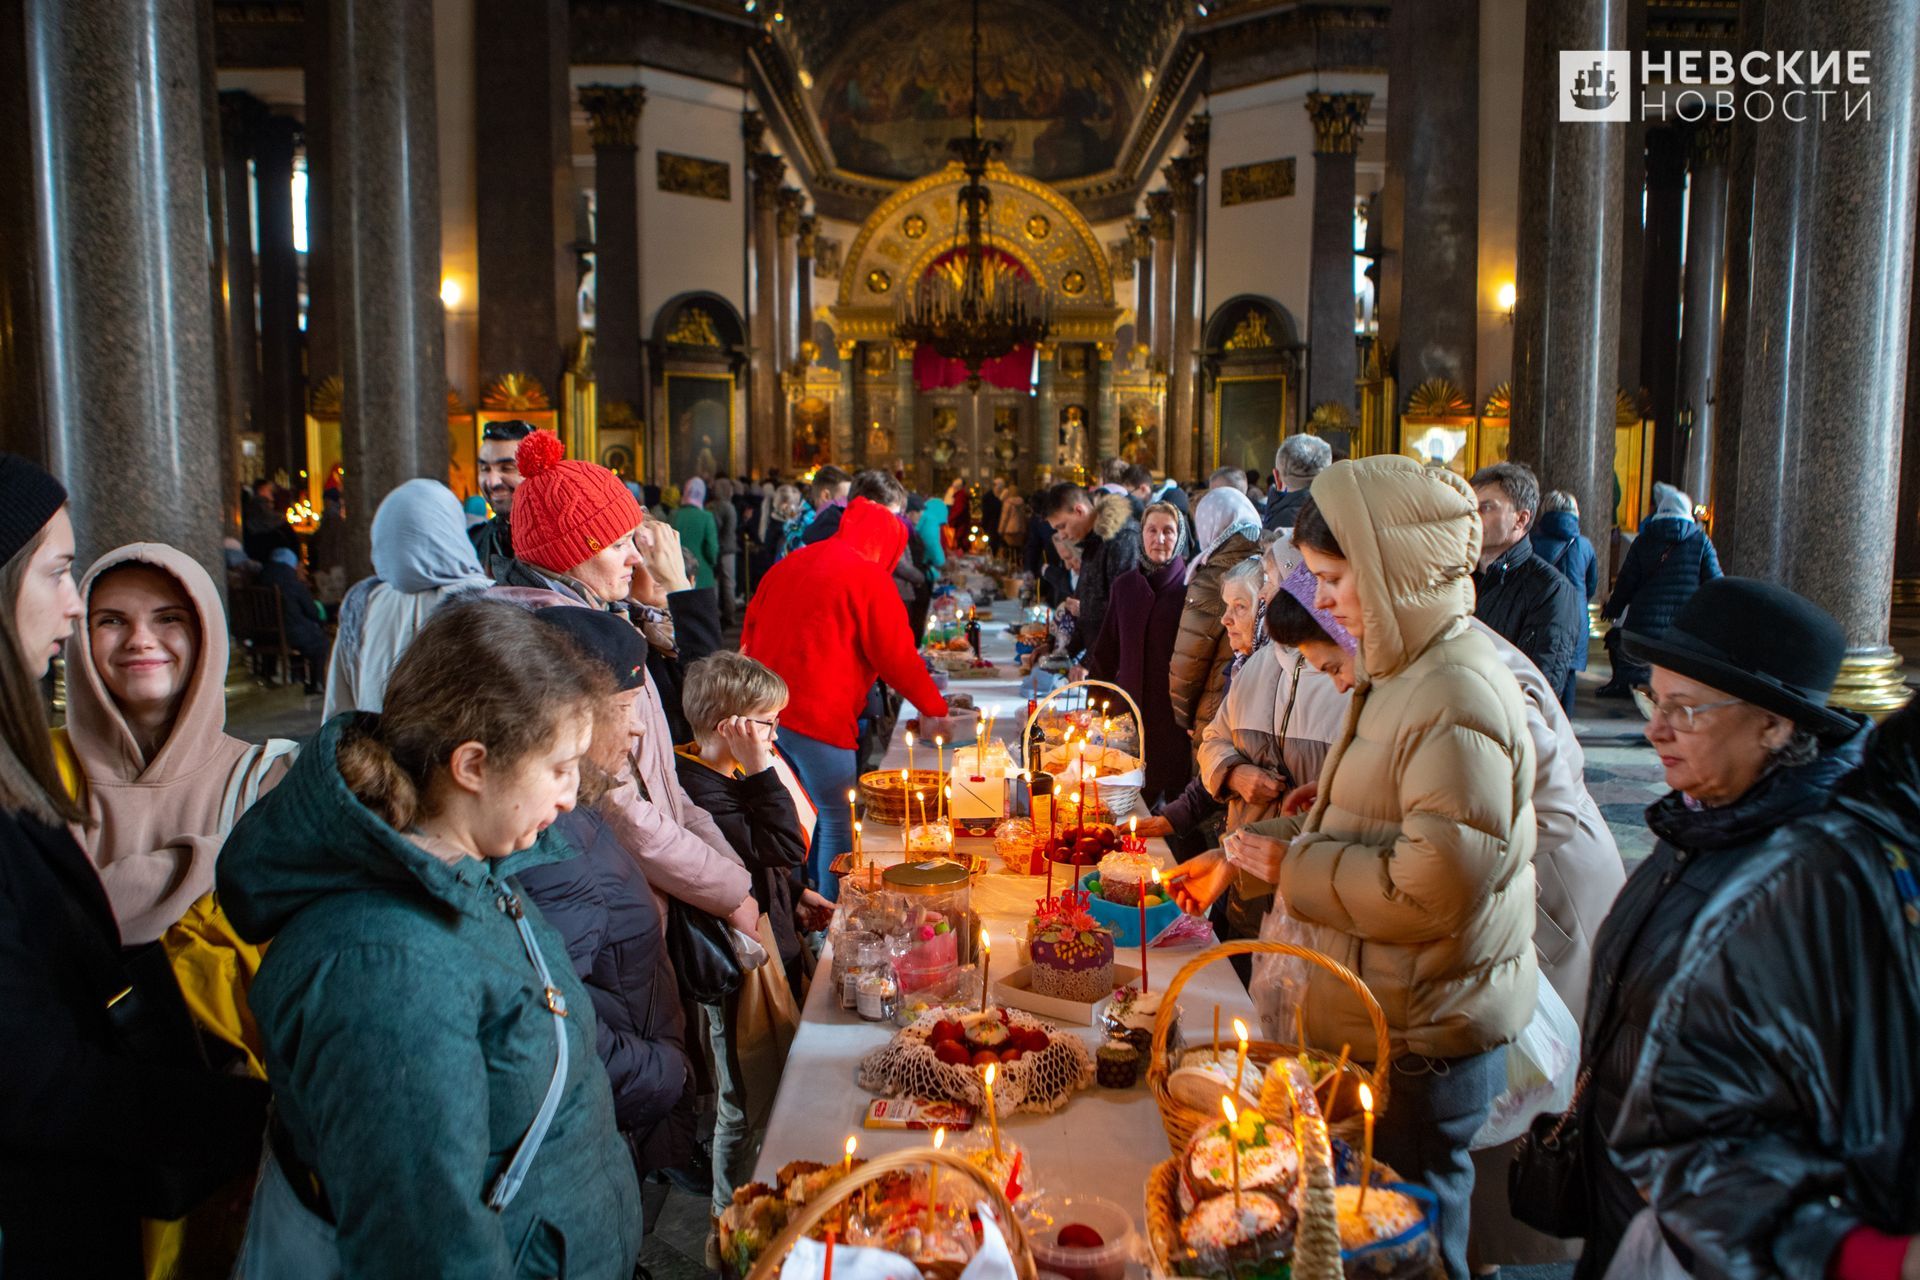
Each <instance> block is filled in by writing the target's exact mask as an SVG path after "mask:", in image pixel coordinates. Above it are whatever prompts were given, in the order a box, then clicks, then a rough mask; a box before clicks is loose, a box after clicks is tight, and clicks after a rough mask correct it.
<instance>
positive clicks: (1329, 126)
mask: <svg viewBox="0 0 1920 1280" xmlns="http://www.w3.org/2000/svg"><path fill="white" fill-rule="evenodd" d="M1372 105H1373V95H1372V94H1370V93H1310V94H1308V95H1307V115H1308V116H1310V117H1311V118H1312V120H1313V149H1314V152H1315V153H1316V154H1318V155H1326V156H1350V155H1352V154H1353V153H1354V152H1356V151H1358V150H1359V149H1360V131H1361V130H1363V129H1365V128H1366V127H1367V109H1368V108H1369V107H1370V106H1372Z"/></svg>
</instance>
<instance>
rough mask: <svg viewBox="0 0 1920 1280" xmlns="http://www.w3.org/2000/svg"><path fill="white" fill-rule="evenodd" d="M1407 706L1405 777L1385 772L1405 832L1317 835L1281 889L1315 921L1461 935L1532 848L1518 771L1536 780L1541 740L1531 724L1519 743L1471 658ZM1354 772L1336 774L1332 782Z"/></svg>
mask: <svg viewBox="0 0 1920 1280" xmlns="http://www.w3.org/2000/svg"><path fill="white" fill-rule="evenodd" d="M1405 710H1406V714H1405V715H1404V717H1403V718H1402V721H1401V726H1400V730H1399V733H1398V735H1397V737H1396V738H1395V740H1394V742H1393V744H1392V752H1391V755H1392V759H1393V760H1394V761H1396V762H1398V771H1397V774H1396V776H1394V777H1391V778H1381V779H1379V780H1378V785H1380V786H1382V787H1391V788H1392V789H1393V791H1394V793H1395V794H1396V795H1397V797H1398V800H1399V805H1398V807H1399V810H1400V815H1401V816H1400V828H1399V833H1398V837H1397V838H1396V839H1395V840H1394V841H1393V842H1392V843H1390V844H1386V845H1376V844H1365V843H1357V842H1351V841H1347V840H1342V839H1339V838H1337V837H1335V836H1332V835H1328V834H1326V833H1324V832H1314V833H1311V834H1309V835H1308V836H1307V837H1306V838H1305V839H1303V840H1301V841H1300V842H1299V843H1297V844H1296V845H1295V846H1294V848H1293V849H1292V851H1291V852H1290V853H1289V854H1288V855H1287V858H1286V860H1285V861H1284V862H1282V863H1281V879H1280V889H1281V891H1282V892H1283V893H1284V894H1285V895H1286V899H1287V903H1288V905H1289V906H1290V907H1291V908H1292V909H1293V911H1294V914H1296V915H1298V916H1300V917H1302V918H1303V919H1306V920H1310V921H1313V922H1315V923H1318V924H1325V925H1329V926H1332V927H1334V928H1337V929H1339V930H1341V931H1342V932H1345V933H1350V934H1353V935H1354V936H1356V937H1360V938H1370V939H1379V940H1381V941H1384V942H1392V943H1407V944H1412V943H1426V942H1435V941H1438V940H1440V939H1442V938H1447V937H1451V936H1453V935H1454V934H1457V933H1458V932H1460V930H1461V928H1462V927H1463V926H1464V925H1465V924H1466V923H1467V921H1468V920H1469V919H1470V918H1471V917H1472V916H1473V914H1474V913H1475V911H1477V910H1478V908H1479V906H1480V904H1481V903H1482V902H1483V901H1484V900H1485V899H1486V897H1487V895H1488V894H1489V893H1490V892H1492V890H1493V888H1494V886H1495V885H1496V883H1498V882H1499V881H1500V879H1501V875H1502V872H1503V871H1504V870H1506V868H1507V866H1508V864H1509V863H1510V861H1511V860H1512V858H1513V856H1514V853H1513V848H1512V846H1513V845H1514V844H1515V843H1520V844H1521V845H1522V848H1523V851H1524V852H1525V854H1526V855H1527V856H1528V857H1531V853H1532V848H1533V831H1532V814H1531V812H1530V811H1526V812H1520V813H1516V812H1515V807H1516V805H1515V799H1516V797H1515V779H1516V777H1519V776H1524V777H1526V778H1528V779H1531V778H1532V776H1533V744H1532V743H1531V742H1530V741H1528V740H1527V738H1526V736H1525V734H1524V732H1522V733H1520V734H1519V735H1518V736H1517V738H1514V739H1512V740H1509V736H1508V731H1507V729H1506V728H1505V727H1504V726H1503V724H1502V723H1501V717H1500V714H1499V703H1498V701H1497V700H1496V699H1495V697H1494V695H1493V693H1492V692H1491V690H1489V688H1488V687H1487V683H1486V678H1485V677H1483V676H1481V675H1480V674H1478V673H1477V672H1474V671H1472V670H1469V669H1467V668H1465V667H1460V666H1447V667H1441V668H1440V669H1438V670H1436V671H1434V672H1433V673H1432V674H1431V675H1429V676H1427V677H1426V678H1424V679H1423V680H1422V681H1421V683H1420V686H1419V688H1418V689H1416V690H1415V691H1414V692H1413V694H1412V695H1411V697H1410V698H1409V699H1408V703H1407V706H1406V709H1405ZM1516 757H1518V759H1516ZM1348 767H1352V765H1351V764H1350V763H1349V762H1347V761H1343V762H1342V766H1341V768H1343V769H1344V768H1348ZM1342 781H1344V780H1342V779H1340V778H1339V777H1338V771H1336V775H1335V778H1334V780H1333V781H1332V783H1331V785H1334V786H1339V785H1340V784H1341V782H1342ZM1346 785H1349V786H1351V785H1353V783H1351V782H1348V783H1346ZM1361 785H1370V784H1361ZM1327 803H1328V796H1327V795H1326V794H1325V793H1323V794H1322V796H1321V802H1320V804H1321V807H1322V808H1323V809H1324V808H1325V807H1326V805H1327ZM1523 820H1524V823H1525V827H1526V829H1525V830H1517V829H1516V828H1517V826H1518V825H1519V824H1520V823H1521V822H1522V821H1523ZM1255 829H1256V830H1261V828H1258V827H1256V828H1255Z"/></svg>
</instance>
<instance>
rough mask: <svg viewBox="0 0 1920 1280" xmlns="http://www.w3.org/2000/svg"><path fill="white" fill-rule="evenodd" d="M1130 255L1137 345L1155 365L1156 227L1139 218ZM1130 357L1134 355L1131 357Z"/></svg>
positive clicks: (1131, 227)
mask: <svg viewBox="0 0 1920 1280" xmlns="http://www.w3.org/2000/svg"><path fill="white" fill-rule="evenodd" d="M1127 246H1128V250H1127V251H1128V252H1129V253H1131V254H1133V345H1134V346H1136V347H1145V348H1146V349H1147V362H1148V363H1149V364H1151V363H1152V362H1153V227H1152V225H1151V224H1150V223H1149V222H1148V221H1147V220H1146V219H1145V218H1136V219H1134V220H1133V222H1132V223H1130V224H1129V225H1128V227H1127ZM1129 354H1130V353H1129Z"/></svg>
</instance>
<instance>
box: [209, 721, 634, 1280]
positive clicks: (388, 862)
mask: <svg viewBox="0 0 1920 1280" xmlns="http://www.w3.org/2000/svg"><path fill="white" fill-rule="evenodd" d="M351 719H352V717H351V716H345V715H343V716H340V717H338V718H336V719H334V720H330V721H328V722H327V723H326V724H325V725H323V726H322V727H321V729H320V732H319V734H318V735H317V736H316V737H315V738H314V739H313V741H312V742H311V743H310V744H309V745H308V747H307V749H306V750H305V751H304V752H302V753H301V757H300V760H299V762H298V763H297V764H296V765H295V766H294V768H293V770H292V771H291V772H290V773H289V774H288V775H287V779H286V781H285V783H284V784H282V785H281V786H280V787H278V788H276V789H275V791H274V793H273V794H272V795H270V796H268V797H267V798H266V799H265V800H263V801H262V802H261V803H260V804H259V805H257V806H255V807H254V809H253V810H252V811H251V812H249V813H248V815H247V816H246V817H245V818H243V819H242V820H241V822H240V824H239V825H238V826H237V827H235V828H234V832H233V836H232V838H231V839H230V840H229V841H228V846H227V853H226V856H225V857H223V858H222V859H221V861H220V876H219V880H220V898H221V902H222V904H223V905H224V906H225V907H226V909H227V914H228V916H229V917H230V918H231V919H232V921H233V923H234V924H235V925H236V926H237V927H238V928H239V930H240V932H241V933H242V935H244V936H245V937H247V938H249V939H250V940H254V941H264V940H266V939H269V938H271V939H272V940H273V945H272V946H270V947H268V948H267V956H266V961H265V963H264V964H263V965H262V966H261V969H260V976H259V978H258V980H257V981H256V982H255V983H254V986H253V989H252V991H251V992H250V999H251V1001H252V1004H253V1011H254V1014H255V1016H256V1017H257V1018H258V1019H259V1021H260V1027H261V1031H262V1032H263V1033H264V1036H265V1039H266V1047H267V1072H268V1077H269V1079H270V1080H271V1081H272V1083H273V1092H274V1105H275V1111H276V1115H277V1118H278V1121H279V1122H280V1123H281V1124H282V1125H283V1126H284V1127H285V1130H286V1134H287V1137H288V1140H289V1143H290V1145H291V1147H292V1149H293V1154H294V1155H295V1156H296V1157H298V1159H299V1161H300V1162H301V1163H302V1164H304V1165H305V1166H306V1167H307V1168H308V1169H310V1170H312V1171H313V1172H314V1173H316V1174H317V1175H318V1176H319V1180H320V1184H321V1186H322V1187H323V1188H324V1189H325V1191H326V1195H327V1199H328V1202H329V1203H330V1204H331V1206H332V1208H333V1213H334V1218H335V1220H336V1221H337V1222H338V1223H339V1224H340V1225H339V1236H338V1241H339V1249H340V1261H341V1266H342V1271H343V1273H344V1274H346V1275H350V1276H363V1277H386V1276H394V1277H399V1276H416V1275H425V1274H432V1275H442V1276H462V1277H476V1278H477V1277H498V1278H499V1280H508V1278H509V1277H515V1276H530V1275H559V1274H562V1271H563V1265H562V1260H563V1259H564V1273H565V1274H566V1275H568V1276H583V1277H598V1278H599V1280H615V1278H616V1277H617V1278H618V1280H626V1277H628V1276H630V1275H631V1274H632V1270H633V1264H634V1260H635V1258H636V1257H637V1256H638V1254H639V1252H640V1188H639V1184H638V1182H637V1181H636V1179H635V1177H634V1171H633V1163H632V1161H631V1159H630V1158H629V1156H628V1153H627V1150H626V1148H625V1145H624V1144H623V1143H622V1142H621V1140H620V1137H619V1134H618V1132H617V1129H616V1123H615V1116H614V1106H613V1094H612V1091H611V1088H610V1087H609V1085H608V1083H607V1073H606V1070H605V1068H604V1067H602V1066H601V1063H600V1059H599V1056H598V1055H597V1053H596V1051H595V1037H596V1032H597V1026H596V1020H595V1016H594V1006H593V1004H592V1002H591V1001H590V1000H589V998H588V995H587V992H586V990H585V988H584V987H582V985H581V983H580V980H579V979H578V978H577V977H576V976H575V973H574V966H573V963H572V962H571V961H570V960H569V958H568V956H567V949H566V945H565V943H564V942H563V941H562V940H561V938H560V937H559V935H558V934H556V933H555V932H554V931H553V930H552V929H551V928H550V927H549V926H548V925H547V924H546V922H545V921H544V920H542V919H541V918H540V914H539V909H538V908H536V907H534V906H532V905H531V903H529V902H527V899H526V897H525V895H523V894H521V895H518V896H519V897H520V900H521V902H522V903H523V904H525V908H526V913H527V916H528V918H529V920H530V922H531V923H532V925H533V932H534V936H535V940H536V943H537V944H538V946H539V949H540V952H541V955H542V958H543V959H544V960H545V962H546V967H547V970H548V972H549V973H550V974H551V976H552V981H553V985H554V987H556V988H557V989H558V991H559V993H560V995H561V997H562V998H564V1000H565V1001H566V1008H567V1011H568V1016H567V1017H566V1018H564V1019H562V1020H561V1024H560V1025H561V1027H562V1029H563V1030H564V1032H565V1034H566V1037H567V1050H568V1062H567V1075H566V1084H565V1087H564V1090H563V1092H562V1094H561V1098H560V1104H559V1107H558V1110H557V1111H556V1112H555V1114H554V1117H553V1122H552V1125H551V1127H550V1128H549V1129H548V1131H547V1135H546V1139H545V1141H544V1142H543V1143H542V1144H541V1146H540V1149H539V1151H538V1153H537V1154H536V1155H535V1156H534V1159H533V1162H532V1164H531V1166H530V1167H529V1169H528V1173H527V1179H526V1181H525V1183H523V1184H522V1186H521V1188H520V1193H519V1195H518V1196H516V1197H515V1198H514V1200H513V1201H512V1203H511V1204H509V1205H508V1206H507V1207H506V1209H505V1210H504V1211H502V1212H499V1213H495V1212H493V1211H492V1210H490V1209H489V1208H488V1207H487V1205H486V1203H485V1198H484V1197H485V1194H486V1188H487V1187H488V1186H490V1185H491V1184H492V1182H493V1180H494V1178H495V1177H496V1176H497V1175H498V1174H499V1173H500V1171H501V1170H502V1169H503V1168H505V1167H506V1164H507V1162H508V1159H509V1158H510V1156H511V1155H512V1153H513V1151H514V1149H515V1148H516V1147H517V1146H518V1145H519V1143H520V1140H521V1138H522V1136H523V1135H525V1133H526V1132H527V1129H528V1127H529V1126H530V1125H531V1124H532V1123H533V1119H534V1115H535V1113H536V1112H537V1111H538V1110H539V1108H540V1105H541V1101H542V1099H543V1098H544V1097H545V1095H546V1092H547V1088H548V1085H549V1084H550V1083H551V1081H552V1079H553V1073H554V1066H555V1061H556V1056H557V1050H556V1046H555V1042H554V1018H553V1016H552V1014H550V1013H549V1012H548V1008H547V1003H546V997H545V995H544V993H543V988H542V984H541V981H540V977H539V974H538V972H537V970H536V969H535V968H534V965H533V962H532V960H531V959H530V958H529V957H528V955H527V953H526V948H525V945H524V943H523V942H522V940H521V936H520V932H519V930H518V928H517V927H516V926H515V924H514V921H513V920H512V919H511V918H510V917H509V916H508V915H507V913H506V911H505V909H504V903H505V901H506V898H507V895H508V894H510V893H517V887H516V885H515V884H514V883H513V881H512V880H511V879H510V878H509V877H510V876H511V875H512V874H513V873H514V872H515V871H516V870H517V869H519V868H522V867H533V866H538V865H544V864H546V863H549V862H552V861H554V860H556V859H559V858H564V857H567V856H570V855H571V853H572V849H571V846H569V845H568V844H567V843H566V841H565V840H564V839H563V838H562V837H561V836H560V835H559V834H558V833H556V832H554V831H552V830H549V831H547V832H546V833H545V834H543V835H542V836H541V838H540V839H539V841H538V842H536V843H535V844H534V846H533V847H532V848H531V849H528V850H525V851H523V852H521V853H518V854H515V855H513V856H512V857H511V858H507V859H502V860H499V861H494V860H483V859H479V858H472V857H464V856H458V855H456V854H451V852H450V851H442V852H440V853H436V852H434V851H431V850H430V849H429V848H428V847H427V845H426V844H425V843H424V842H423V841H421V840H418V839H416V838H411V837H408V836H403V835H401V834H400V833H399V832H397V831H395V830H394V829H393V828H392V827H390V826H388V825H387V823H386V822H385V821H384V820H383V819H382V818H381V817H380V816H379V815H378V814H375V813H374V812H373V811H371V810H370V809H368V808H367V807H366V806H365V805H364V804H362V803H361V802H360V799H359V797H357V796H356V795H354V794H353V792H352V791H351V790H349V789H348V787H347V784H346V782H345V780H344V779H343V778H341V776H340V769H339V764H338V762H337V756H336V753H337V751H338V748H339V742H340V736H341V733H342V731H343V730H344V729H345V727H346V726H347V725H348V724H349V723H350V721H351ZM443 855H444V856H443Z"/></svg>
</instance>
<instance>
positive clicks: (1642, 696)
mask: <svg viewBox="0 0 1920 1280" xmlns="http://www.w3.org/2000/svg"><path fill="white" fill-rule="evenodd" d="M1742 701H1743V699H1741V698H1725V699H1722V700H1721V701H1719V702H1703V703H1701V704H1700V705H1699V706H1687V705H1685V704H1683V703H1668V704H1667V705H1665V706H1662V705H1660V703H1659V701H1658V700H1657V699H1655V698H1654V696H1653V690H1652V689H1649V688H1648V687H1647V686H1645V685H1637V686H1635V688H1634V690H1633V705H1634V706H1636V707H1638V708H1640V714H1641V715H1643V716H1645V717H1646V718H1647V719H1648V721H1650V722H1651V721H1653V720H1655V719H1660V720H1665V721H1666V722H1667V724H1668V725H1669V726H1671V727H1672V729H1673V731H1674V732H1675V733H1698V732H1700V723H1699V716H1700V713H1701V712H1702V711H1714V710H1717V709H1718V708H1720V707H1734V706H1738V705H1740V703H1741V702H1742Z"/></svg>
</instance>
